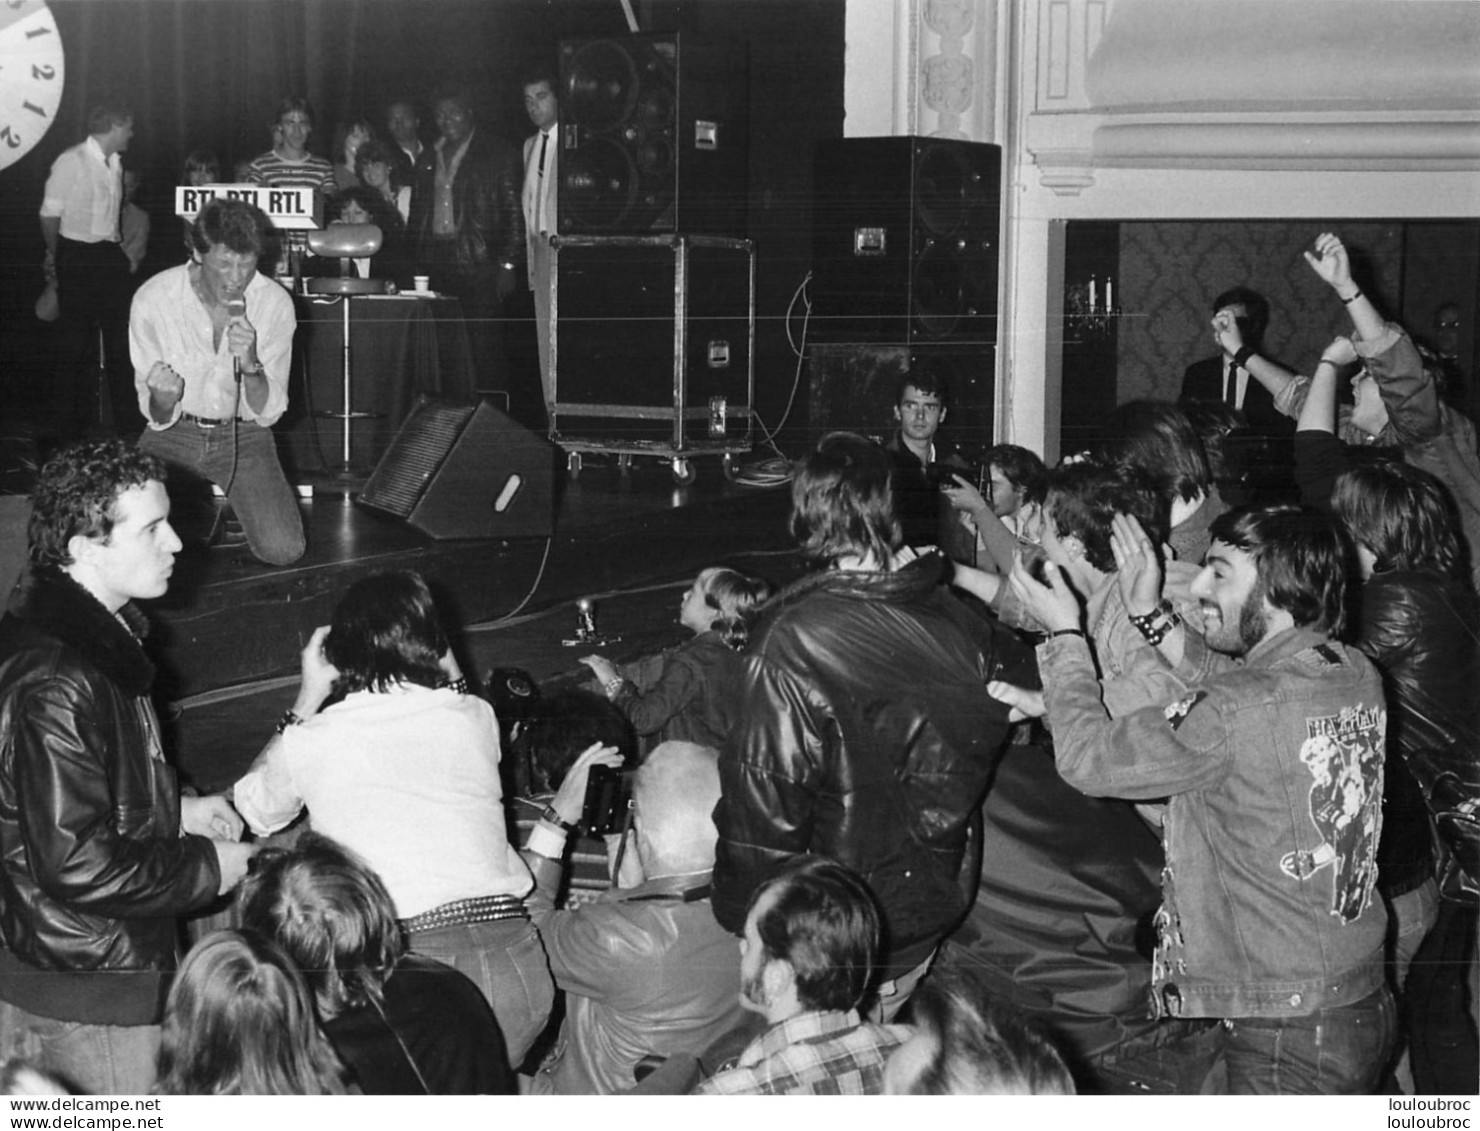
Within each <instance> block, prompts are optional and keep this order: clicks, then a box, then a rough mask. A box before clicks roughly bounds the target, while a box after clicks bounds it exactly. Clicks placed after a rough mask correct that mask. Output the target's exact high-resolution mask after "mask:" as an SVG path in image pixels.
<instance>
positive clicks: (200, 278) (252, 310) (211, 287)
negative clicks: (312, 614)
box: [129, 200, 304, 565]
mask: <svg viewBox="0 0 1480 1131" xmlns="http://www.w3.org/2000/svg"><path fill="white" fill-rule="evenodd" d="M270 232H271V221H270V220H268V218H267V216H266V215H264V214H263V213H262V212H261V211H260V210H258V209H257V208H254V207H253V206H252V205H250V204H247V203H246V202H245V201H240V200H213V201H211V202H210V203H208V204H207V205H206V206H205V207H204V208H203V209H201V212H200V215H199V216H197V217H196V218H195V222H194V224H193V225H192V226H191V229H190V242H191V258H190V262H188V263H184V264H182V265H180V266H179V267H172V268H170V269H169V270H167V271H161V272H160V273H159V274H158V275H155V276H154V277H153V278H152V279H150V280H149V281H148V282H146V283H145V284H144V285H143V286H141V287H140V288H139V290H138V292H137V293H136V294H135V295H134V304H133V309H132V311H131V312H130V315H129V352H130V353H131V354H132V357H133V363H134V385H135V387H136V388H137V390H138V394H139V409H140V411H141V412H143V414H144V419H145V420H146V421H147V422H148V427H147V428H146V429H145V431H144V434H143V436H142V437H141V438H140V440H139V447H140V448H142V449H143V450H144V451H147V452H151V453H153V454H154V455H157V456H159V457H160V459H162V460H164V461H165V463H167V464H168V465H169V466H170V469H171V473H172V477H174V476H176V475H180V474H184V475H186V476H190V477H202V478H205V479H208V480H210V481H211V482H212V483H215V484H216V485H217V486H218V487H220V488H221V489H222V491H223V492H225V494H226V497H227V499H228V500H229V501H230V503H231V507H232V509H233V510H234V511H235V513H236V516H237V518H238V519H239V520H240V522H241V525H242V530H243V532H244V533H245V534H246V536H247V545H248V547H249V548H250V549H251V551H252V554H253V555H254V556H255V557H256V558H257V559H258V560H259V561H262V562H266V563H267V564H269V565H288V564H290V563H292V562H295V561H297V560H298V559H299V558H300V557H302V556H303V547H304V542H303V520H302V517H301V516H300V515H299V513H298V500H297V497H296V495H295V494H294V492H293V489H292V487H290V486H289V485H288V480H287V478H286V477H285V476H284V475H283V469H282V465H281V464H280V463H279V462H278V456H277V448H276V447H275V446H274V444H273V438H272V432H271V431H270V429H271V427H272V425H273V424H275V423H276V422H277V420H278V418H279V417H280V416H282V415H283V411H284V410H285V409H286V408H287V407H288V369H289V364H290V361H291V358H292V352H293V331H294V330H295V329H296V327H297V317H296V316H295V315H294V313H293V299H292V297H291V296H290V295H289V294H288V292H287V291H285V290H284V289H283V288H282V287H281V286H279V285H278V284H277V283H275V282H274V281H273V280H271V279H268V278H266V277H265V276H262V275H259V274H258V273H257V260H258V257H259V256H260V255H261V254H262V252H263V250H264V249H265V248H266V246H267V244H268V240H269V238H270Z"/></svg>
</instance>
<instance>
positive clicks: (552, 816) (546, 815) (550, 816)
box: [540, 805, 577, 836]
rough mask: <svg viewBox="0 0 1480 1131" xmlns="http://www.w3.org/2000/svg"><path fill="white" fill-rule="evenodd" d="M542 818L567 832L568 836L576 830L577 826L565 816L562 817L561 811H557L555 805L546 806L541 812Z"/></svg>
mask: <svg viewBox="0 0 1480 1131" xmlns="http://www.w3.org/2000/svg"><path fill="white" fill-rule="evenodd" d="M540 820H542V821H545V822H547V823H548V824H551V825H554V826H555V827H556V828H557V829H559V830H560V831H561V832H563V833H565V834H566V835H567V836H569V835H570V834H571V833H573V832H575V831H576V827H577V826H575V825H573V824H571V823H570V822H569V821H567V820H566V819H565V818H564V817H562V816H561V815H560V814H559V812H557V811H556V809H555V806H553V805H546V806H545V811H544V812H543V813H541V814H540Z"/></svg>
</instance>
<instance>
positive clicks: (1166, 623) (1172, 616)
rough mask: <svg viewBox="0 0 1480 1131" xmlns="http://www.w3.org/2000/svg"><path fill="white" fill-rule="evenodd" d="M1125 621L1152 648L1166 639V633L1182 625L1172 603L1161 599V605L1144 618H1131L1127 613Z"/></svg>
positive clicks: (1180, 618)
mask: <svg viewBox="0 0 1480 1131" xmlns="http://www.w3.org/2000/svg"><path fill="white" fill-rule="evenodd" d="M1127 619H1128V620H1129V621H1130V622H1131V624H1132V626H1134V628H1135V630H1136V631H1137V632H1139V633H1140V634H1141V635H1142V637H1144V638H1145V640H1146V643H1147V644H1150V645H1151V646H1152V647H1153V648H1155V647H1156V646H1157V645H1158V644H1160V643H1161V642H1162V641H1163V640H1165V639H1166V637H1167V633H1169V632H1171V631H1172V629H1174V628H1176V627H1177V626H1178V625H1179V624H1181V623H1182V617H1181V616H1180V615H1179V614H1178V613H1177V610H1176V609H1174V608H1172V603H1171V602H1170V601H1168V600H1166V599H1165V598H1163V599H1162V602H1161V604H1159V605H1157V606H1156V608H1154V609H1152V610H1151V612H1149V613H1146V614H1145V615H1144V616H1133V615H1130V614H1129V613H1128V614H1127Z"/></svg>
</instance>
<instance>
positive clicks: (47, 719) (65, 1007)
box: [0, 576, 221, 1024]
mask: <svg viewBox="0 0 1480 1131" xmlns="http://www.w3.org/2000/svg"><path fill="white" fill-rule="evenodd" d="M125 616H126V617H130V618H131V621H130V623H131V626H137V627H138V628H139V629H142V625H143V618H142V617H141V616H140V615H139V614H138V613H137V612H136V611H134V610H133V609H132V608H131V607H125ZM153 677H154V669H153V666H152V665H151V664H150V662H149V660H148V658H147V657H146V656H145V654H144V650H143V648H142V647H141V645H140V643H139V641H138V639H137V638H136V637H135V636H134V634H133V633H132V632H130V631H129V629H126V628H125V627H124V626H123V625H122V624H121V623H119V621H118V619H117V618H115V617H113V616H112V615H110V614H109V613H108V611H107V610H106V609H104V608H103V606H102V605H101V604H99V603H98V602H97V601H96V600H95V599H94V598H93V597H92V596H91V595H90V594H89V593H88V592H87V591H86V590H84V589H83V588H82V587H81V586H79V585H77V584H76V583H75V582H73V581H71V580H70V579H69V578H67V577H65V576H58V577H55V578H51V579H47V580H40V581H37V582H36V584H35V585H34V587H33V590H32V591H31V593H30V594H29V595H28V597H27V598H26V600H25V601H24V602H23V603H22V604H21V605H20V606H19V607H18V608H16V609H14V610H13V611H11V612H9V613H7V614H6V615H5V617H4V619H3V620H0V853H3V867H0V931H3V933H4V936H5V945H6V947H7V948H8V950H9V953H8V954H6V955H5V959H6V965H5V973H6V974H7V975H13V974H15V973H16V971H17V969H18V967H17V965H16V963H17V960H18V962H19V963H20V964H21V967H23V968H24V969H25V970H27V971H30V972H31V973H30V974H28V976H26V977H0V997H4V998H5V1000H8V1001H13V1002H14V1003H15V1004H18V1005H21V1006H22V1008H25V1009H29V1010H31V1011H32V1012H41V1013H44V1014H46V1015H48V1016H53V1017H69V1016H70V1017H71V1019H75V1020H83V1021H90V1022H93V1023H99V1024H104V1023H109V1024H142V1023H146V1022H148V1021H152V1020H154V1019H155V1017H154V1014H155V1012H156V1010H157V1005H158V1001H157V995H158V993H159V992H160V991H161V990H162V988H163V983H164V977H163V975H165V974H167V973H168V971H170V970H171V969H173V967H174V964H175V958H176V922H175V919H176V916H178V915H180V914H182V913H184V912H187V911H190V910H193V909H195V908H199V907H203V906H204V905H206V904H207V903H209V902H210V901H211V900H212V899H214V898H215V896H216V892H217V889H218V888H219V886H220V882H221V875H220V871H219V868H218V866H217V863H216V854H215V851H214V849H213V848H212V847H211V843H210V841H209V840H207V839H205V838H204V837H197V836H186V837H182V836H181V835H180V805H179V794H178V790H177V786H176V781H175V773H174V771H173V770H172V769H171V768H170V767H169V766H168V765H167V764H166V763H165V762H164V760H163V756H162V753H161V750H160V745H159V737H158V734H159V731H158V722H157V720H156V719H155V716H154V710H153V707H152V706H151V705H150V703H149V699H148V692H149V687H150V684H151V683H152V681H153ZM36 971H52V972H58V973H59V975H60V977H58V978H49V977H47V976H45V975H42V974H40V973H37V972H36ZM85 972H97V973H106V974H108V975H109V977H107V978H103V979H95V980H93V981H92V983H91V987H92V988H90V989H84V988H82V984H81V983H80V982H79V980H78V979H77V978H76V977H74V976H75V975H78V974H81V973H85ZM129 972H133V973H138V974H140V975H141V977H140V978H137V979H129V978H126V977H120V976H119V975H121V974H125V973H129ZM83 981H86V980H85V979H84V980H83ZM33 998H41V999H44V1000H40V1001H37V1000H33ZM38 1004H39V1005H40V1006H42V1008H38ZM78 1014H83V1015H81V1016H79V1015H78ZM89 1014H90V1015H89Z"/></svg>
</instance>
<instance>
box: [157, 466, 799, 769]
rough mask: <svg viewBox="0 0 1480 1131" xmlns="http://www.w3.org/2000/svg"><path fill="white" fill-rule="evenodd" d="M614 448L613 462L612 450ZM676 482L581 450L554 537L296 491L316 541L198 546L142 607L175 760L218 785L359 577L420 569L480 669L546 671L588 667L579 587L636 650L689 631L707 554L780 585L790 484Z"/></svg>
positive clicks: (252, 747) (787, 545) (275, 711)
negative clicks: (473, 535)
mask: <svg viewBox="0 0 1480 1131" xmlns="http://www.w3.org/2000/svg"><path fill="white" fill-rule="evenodd" d="M613 462H614V461H613ZM698 466H699V476H698V478H697V480H696V481H695V482H694V483H692V484H689V485H687V486H679V485H676V484H675V483H674V481H673V478H672V475H671V474H670V472H669V470H668V468H667V466H666V464H663V463H660V462H656V461H655V462H645V461H640V460H639V461H634V466H633V467H632V468H631V470H630V471H628V472H626V473H619V472H618V470H617V468H616V467H615V466H611V465H606V466H602V465H593V464H592V463H591V461H590V460H589V459H588V460H587V462H586V465H585V467H584V469H583V470H582V472H581V473H580V475H578V476H569V475H567V474H564V473H562V474H561V475H560V476H559V482H558V483H557V486H556V504H555V525H554V533H553V535H552V536H551V537H550V538H548V539H546V538H542V537H541V538H517V539H516V538H511V539H489V540H469V541H441V542H438V541H434V540H432V539H431V538H429V537H427V536H426V535H424V534H422V533H421V532H419V531H417V530H416V529H414V528H412V527H410V526H409V525H407V524H406V523H404V522H402V521H400V520H398V519H394V518H390V517H387V516H384V515H381V514H378V513H376V512H373V511H369V510H366V509H365V508H363V507H361V506H359V505H358V504H356V503H354V502H352V501H350V500H349V499H347V498H345V497H343V496H338V495H328V494H324V493H320V494H318V495H317V496H316V497H315V498H314V499H313V500H312V501H311V502H305V503H304V504H303V515H304V522H305V528H306V532H307V535H308V551H307V553H306V554H305V556H304V558H303V559H302V560H301V561H300V562H298V563H297V564H295V565H293V566H291V567H288V568H285V569H272V568H269V567H265V566H261V565H259V564H257V563H256V562H255V561H254V560H253V559H252V557H251V555H250V554H249V553H248V551H247V549H246V547H245V546H232V547H229V548H227V547H220V546H218V547H214V548H210V549H206V548H203V547H196V548H188V549H187V550H186V551H184V552H183V553H182V554H181V555H180V557H179V559H178V561H177V565H176V570H175V576H174V579H173V580H172V582H171V588H170V593H169V594H168V595H167V596H166V597H165V598H163V599H161V600H160V601H157V602H153V603H152V605H151V607H150V608H149V614H150V619H151V621H152V623H153V625H154V632H155V636H154V639H153V640H152V642H151V651H152V652H153V653H154V654H155V655H156V656H157V657H158V659H159V661H160V669H161V671H160V678H159V682H158V685H157V691H158V697H159V698H160V700H161V701H162V702H163V703H165V704H166V707H165V710H164V714H165V715H167V716H168V718H167V719H166V729H167V732H168V734H167V740H168V741H169V744H170V746H171V748H172V749H173V750H174V753H175V757H176V761H177V763H178V765H179V766H180V768H181V769H182V770H183V771H184V772H185V773H186V775H187V776H188V777H189V778H191V779H192V780H193V781H194V782H195V784H196V785H197V786H199V787H200V788H202V789H204V790H215V789H220V788H224V787H225V786H226V785H229V784H230V783H231V782H232V781H234V780H235V778H236V777H237V776H239V774H240V773H241V772H242V771H243V770H244V769H245V768H246V766H247V765H248V764H249V763H250V761H251V759H252V758H253V757H254V756H255V755H256V753H257V751H258V750H260V749H261V747H262V745H263V743H264V742H265V741H266V740H267V737H268V736H269V735H270V733H271V729H272V725H273V723H274V722H275V721H276V720H277V718H278V717H279V716H280V715H281V714H282V712H283V711H284V710H285V709H286V708H287V707H289V706H290V705H291V704H292V700H293V697H294V694H295V692H296V689H297V673H298V665H299V652H300V650H301V648H302V647H303V645H304V643H305V642H306V641H307V640H308V637H309V635H310V634H311V633H312V632H313V629H314V628H315V627H316V626H317V625H320V624H324V623H327V621H328V619H329V616H330V614H331V611H332V609H333V607H334V605H335V603H336V602H337V601H338V599H339V596H340V595H341V594H342V593H343V592H344V591H345V589H346V588H348V586H349V585H351V584H352V583H353V582H354V581H356V580H357V579H359V578H360V577H363V576H366V575H367V574H370V573H374V572H378V571H382V570H388V569H416V570H419V571H420V572H421V573H422V574H423V575H424V576H425V577H426V578H427V580H428V582H429V583H430V584H431V585H432V587H433V590H434V592H436V594H437V598H438V602H439V605H440V606H441V607H442V608H443V609H444V610H445V615H446V617H447V621H448V627H449V631H450V632H451V633H452V634H453V636H454V638H455V642H454V647H455V649H456V650H457V652H458V655H459V657H460V659H461V660H462V662H463V665H464V667H465V669H466V670H467V671H468V672H469V674H470V675H472V676H474V677H479V678H481V676H482V674H483V673H485V672H487V671H488V670H489V669H491V668H495V667H518V668H523V669H524V670H526V671H528V672H529V673H530V674H531V675H532V676H533V677H534V678H535V679H536V680H538V681H540V682H541V683H547V682H551V681H557V682H558V681H565V680H572V679H578V678H583V677H584V675H585V673H586V669H585V668H584V667H583V666H581V665H580V663H579V659H578V658H579V656H581V655H585V654H587V653H588V652H591V651H593V650H597V649H592V648H589V647H566V646H564V645H562V643H561V641H562V640H563V639H565V638H568V637H571V636H572V635H573V633H574V630H575V626H576V617H575V602H576V600H577V599H579V598H582V597H589V598H592V599H593V600H594V601H595V602H596V603H597V619H598V627H599V629H600V630H601V631H602V632H603V633H604V634H607V635H612V636H620V637H621V640H620V642H618V643H614V644H612V645H611V646H609V647H607V648H603V649H599V650H600V651H601V652H602V653H603V654H605V655H607V656H608V657H610V658H612V659H615V660H627V659H632V658H635V657H637V656H640V655H644V654H647V653H650V652H653V651H656V650H658V649H661V648H664V647H668V646H671V645H674V644H677V643H680V642H681V641H682V640H683V639H684V637H685V635H686V630H684V629H682V628H680V627H679V626H678V623H677V618H678V605H679V601H680V599H681V597H682V593H683V590H684V588H686V587H687V586H688V584H689V583H690V582H691V581H692V579H693V576H694V575H695V574H696V573H697V572H698V571H699V570H700V569H702V568H704V567H706V566H710V565H722V564H728V565H734V566H736V567H738V568H741V569H745V570H747V571H748V572H752V573H756V574H759V575H760V576H763V577H766V578H768V579H769V580H771V581H772V582H774V583H777V584H784V583H785V582H787V581H789V580H791V579H793V578H794V577H796V576H797V575H798V574H799V572H800V565H799V563H798V561H797V559H796V556H795V553H794V551H793V548H792V543H791V539H790V537H789V534H788V532H787V529H786V518H787V513H788V509H789V502H790V493H789V491H786V490H784V489H776V488H758V487H752V486H746V485H743V484H740V483H733V482H730V481H728V480H726V479H725V478H724V477H723V476H722V475H721V473H720V469H719V464H718V461H707V462H706V461H698Z"/></svg>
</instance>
